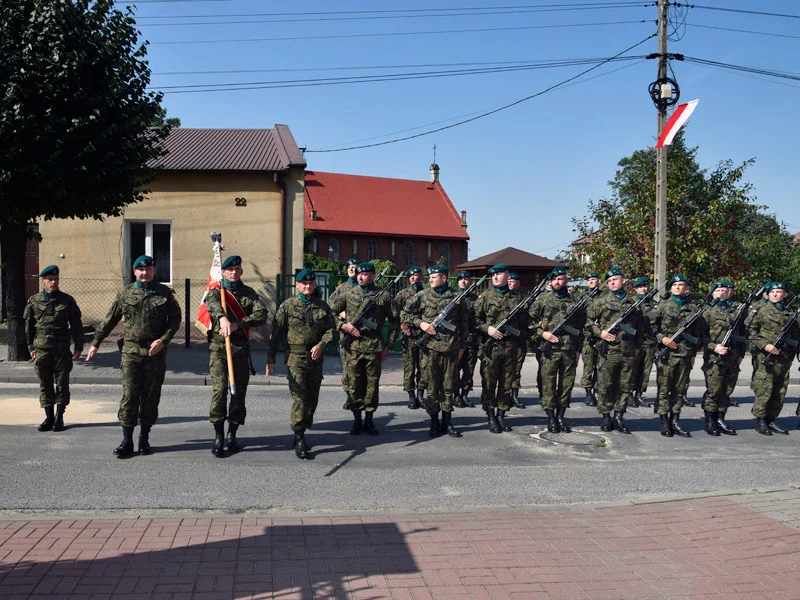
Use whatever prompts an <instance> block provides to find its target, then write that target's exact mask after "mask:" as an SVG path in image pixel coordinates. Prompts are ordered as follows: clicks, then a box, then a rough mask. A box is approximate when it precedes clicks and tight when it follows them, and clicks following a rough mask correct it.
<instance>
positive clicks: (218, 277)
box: [194, 252, 250, 338]
mask: <svg viewBox="0 0 800 600" xmlns="http://www.w3.org/2000/svg"><path fill="white" fill-rule="evenodd" d="M220 281H222V265H220V255H219V253H218V252H215V253H214V260H213V261H211V271H210V272H209V274H208V281H207V282H206V291H205V293H204V294H203V299H202V300H200V307H199V308H198V309H197V321H196V322H195V324H194V325H195V327H197V328H198V329H199V330H200V331H202V332H203V333H208V331H209V330H210V329H211V315H210V314H208V308H207V307H206V296H208V292H209V291H211V290H213V289H217V290H218V289H219V288H220ZM225 302H226V304H227V306H228V309H229V310H230V311H231V312H232V313H233V314H234V315H235V316H236V318H237V319H239V320H241V319H243V318H244V317H245V314H244V310H243V309H242V305H241V304H239V301H238V300H237V299H236V298H235V297H234V295H233V294H231V293H230V292H229V291H228V290H225ZM243 329H244V333H245V335H247V337H248V338H249V337H250V328H249V327H245V328H243Z"/></svg>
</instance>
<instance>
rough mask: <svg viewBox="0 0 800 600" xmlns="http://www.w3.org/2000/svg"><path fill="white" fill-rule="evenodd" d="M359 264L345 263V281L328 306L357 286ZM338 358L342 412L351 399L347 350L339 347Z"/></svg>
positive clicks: (335, 291)
mask: <svg viewBox="0 0 800 600" xmlns="http://www.w3.org/2000/svg"><path fill="white" fill-rule="evenodd" d="M359 264H361V261H360V260H358V259H357V258H351V259H349V260H348V261H347V263H345V266H346V268H347V279H345V280H344V281H343V282H342V283H340V284H339V285H338V286H337V287H336V289H335V290H333V293H332V294H331V295H330V296H329V297H328V305H329V306H333V304H334V303H335V302H336V299H337V298H338V297H339V296H340V295H342V294H344V293H345V292H349V291H350V290H352V289H353V288H354V287H356V286H357V285H358V279H357V269H358V265H359ZM340 316H341V317H342V318H344V313H342V315H340ZM339 358H340V359H341V361H342V390H343V391H344V395H345V399H344V405H343V406H342V408H343V409H344V410H352V409H353V399H352V398H351V397H350V391H349V390H350V388H349V386H348V384H347V373H348V371H349V370H348V369H347V359H348V354H347V348H345V347H344V346H341V345H340V346H339Z"/></svg>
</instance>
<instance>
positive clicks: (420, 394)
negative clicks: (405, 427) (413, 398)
mask: <svg viewBox="0 0 800 600" xmlns="http://www.w3.org/2000/svg"><path fill="white" fill-rule="evenodd" d="M417 404H418V405H419V406H420V408H421V407H423V406H425V388H418V389H417Z"/></svg>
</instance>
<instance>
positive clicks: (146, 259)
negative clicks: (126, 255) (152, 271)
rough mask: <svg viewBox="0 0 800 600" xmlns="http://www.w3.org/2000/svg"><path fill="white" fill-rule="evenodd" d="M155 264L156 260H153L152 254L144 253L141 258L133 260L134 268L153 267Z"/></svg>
mask: <svg viewBox="0 0 800 600" xmlns="http://www.w3.org/2000/svg"><path fill="white" fill-rule="evenodd" d="M154 264H155V262H153V257H152V256H147V255H146V254H142V255H141V256H140V257H139V258H137V259H136V260H135V261H133V268H134V269H138V268H139V267H152V266H153V265H154Z"/></svg>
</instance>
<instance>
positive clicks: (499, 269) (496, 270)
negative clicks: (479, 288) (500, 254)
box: [489, 263, 508, 275]
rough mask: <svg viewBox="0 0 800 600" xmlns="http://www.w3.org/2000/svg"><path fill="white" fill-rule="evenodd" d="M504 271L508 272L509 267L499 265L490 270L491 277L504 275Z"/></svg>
mask: <svg viewBox="0 0 800 600" xmlns="http://www.w3.org/2000/svg"><path fill="white" fill-rule="evenodd" d="M503 271H508V265H507V264H506V263H497V264H496V265H495V266H493V267H492V268H491V269H489V275H494V274H495V273H502V272H503Z"/></svg>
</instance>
